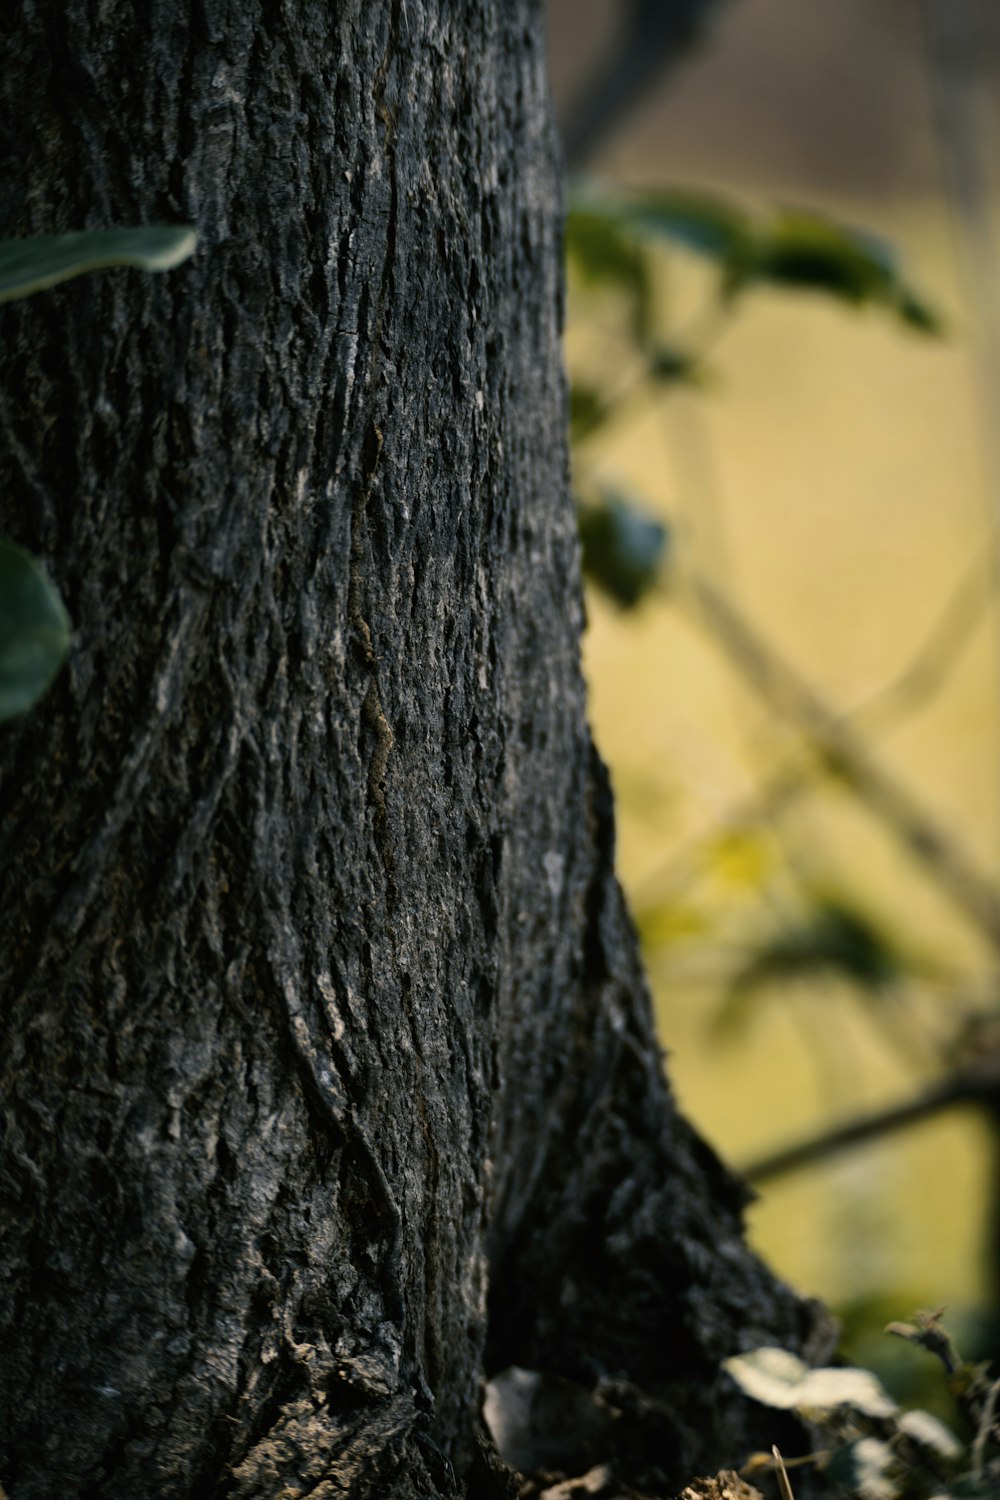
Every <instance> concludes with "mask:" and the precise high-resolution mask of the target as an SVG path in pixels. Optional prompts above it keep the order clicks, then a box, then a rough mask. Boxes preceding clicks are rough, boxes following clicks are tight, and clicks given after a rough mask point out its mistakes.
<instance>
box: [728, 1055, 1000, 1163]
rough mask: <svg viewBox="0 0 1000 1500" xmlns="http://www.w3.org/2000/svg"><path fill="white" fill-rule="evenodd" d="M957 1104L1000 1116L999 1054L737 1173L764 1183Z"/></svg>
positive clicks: (958, 1070) (963, 1068)
mask: <svg viewBox="0 0 1000 1500" xmlns="http://www.w3.org/2000/svg"><path fill="white" fill-rule="evenodd" d="M959 1104H979V1105H985V1106H986V1107H987V1108H988V1109H989V1110H991V1111H992V1112H994V1113H998V1112H1000V1053H993V1054H992V1055H988V1056H987V1057H985V1058H981V1059H977V1060H976V1061H975V1062H974V1063H971V1064H969V1065H967V1066H965V1067H962V1068H958V1069H956V1070H955V1071H954V1072H953V1073H951V1074H949V1075H948V1077H946V1078H945V1079H943V1080H942V1081H941V1082H939V1083H935V1084H932V1085H931V1086H930V1087H929V1088H925V1089H922V1090H921V1091H920V1092H919V1093H917V1094H915V1095H914V1096H913V1097H912V1098H911V1099H907V1100H904V1102H903V1103H901V1104H894V1105H892V1106H890V1107H889V1108H888V1109H879V1110H874V1111H872V1112H871V1113H870V1114H865V1115H859V1116H858V1117H857V1119H854V1120H851V1121H849V1122H848V1123H847V1124H846V1125H838V1126H836V1127H835V1128H834V1129H833V1130H824V1131H821V1132H820V1133H819V1134H818V1135H815V1136H811V1137H810V1138H809V1139H808V1140H804V1141H799V1142H797V1143H796V1144H795V1145H793V1146H786V1147H784V1148H783V1149H782V1150H780V1151H775V1152H773V1153H771V1154H770V1155H769V1156H762V1157H760V1158H758V1160H757V1161H754V1162H750V1163H749V1165H748V1166H745V1167H743V1168H742V1169H741V1171H742V1173H743V1176H745V1177H746V1178H747V1179H748V1181H750V1182H753V1183H759V1182H763V1181H764V1180H765V1179H766V1178H769V1177H780V1176H781V1175H783V1174H784V1173H786V1172H794V1171H797V1170H798V1169H799V1168H801V1167H809V1166H814V1165H815V1164H816V1163H817V1162H820V1161H826V1160H827V1158H829V1157H831V1156H836V1155H838V1154H839V1153H840V1152H841V1151H846V1150H847V1149H848V1148H849V1147H851V1146H860V1145H863V1144H864V1143H865V1142H866V1141H872V1140H876V1139H877V1138H879V1137H880V1136H883V1135H888V1134H890V1133H891V1132H892V1131H895V1130H900V1129H902V1128H903V1127H904V1126H906V1125H913V1124H916V1122H917V1121H919V1120H926V1119H929V1118H930V1117H931V1116H933V1115H936V1114H940V1113H941V1111H942V1110H946V1109H952V1108H954V1107H955V1106H956V1105H959Z"/></svg>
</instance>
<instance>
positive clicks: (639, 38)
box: [563, 0, 720, 172]
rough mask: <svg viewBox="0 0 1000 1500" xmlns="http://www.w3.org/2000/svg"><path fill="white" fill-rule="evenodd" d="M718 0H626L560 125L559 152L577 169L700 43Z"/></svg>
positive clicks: (586, 161) (593, 154)
mask: <svg viewBox="0 0 1000 1500" xmlns="http://www.w3.org/2000/svg"><path fill="white" fill-rule="evenodd" d="M719 3H720V0H625V3H622V4H621V5H620V6H619V7H618V9H619V12H620V20H619V23H618V27H617V42H616V45H615V46H614V47H613V48H612V50H611V52H610V54H609V55H608V57H607V58H606V59H605V60H604V61H603V62H602V64H601V66H600V67H599V68H598V69H597V71H596V72H595V73H593V74H591V75H590V76H589V77H588V78H586V79H585V80H584V82H583V85H582V86H581V87H580V89H579V90H578V92H577V97H576V100H575V101H574V104H573V105H572V107H571V108H570V109H569V111H568V112H567V116H566V121H565V124H564V126H563V155H564V157H565V161H566V166H567V168H568V170H569V171H571V172H579V171H580V170H581V169H582V168H584V167H586V166H587V165H588V164H589V162H590V161H591V160H592V159H593V158H594V157H595V156H596V155H597V153H598V151H599V150H600V149H601V147H602V146H604V145H605V144H606V142H607V141H608V140H609V138H610V137H611V136H613V135H614V133H615V132H616V131H617V130H618V128H619V127H620V126H621V125H622V123H623V122H624V121H625V119H627V117H628V116H629V115H630V114H631V113H632V112H633V110H634V109H635V108H636V107H637V106H638V105H639V104H641V103H642V101H643V100H644V99H645V98H646V96H647V94H648V93H649V92H650V90H651V89H652V88H653V87H654V85H655V84H656V83H658V82H659V81H660V80H661V79H662V78H663V76H664V74H665V73H667V72H668V71H669V70H670V69H671V68H672V67H673V66H674V64H675V63H676V62H677V61H678V60H679V59H680V58H681V57H683V56H684V55H685V53H687V52H688V51H690V49H691V48H692V47H693V46H694V45H695V43H696V42H697V41H698V39H699V38H700V36H701V35H702V32H703V31H704V27H705V23H706V21H707V19H708V17H709V16H710V14H711V12H713V11H714V10H717V9H718V7H719Z"/></svg>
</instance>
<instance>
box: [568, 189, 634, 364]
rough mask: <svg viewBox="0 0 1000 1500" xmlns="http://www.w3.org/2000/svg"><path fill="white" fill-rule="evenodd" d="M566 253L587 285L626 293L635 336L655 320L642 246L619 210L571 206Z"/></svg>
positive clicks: (594, 206)
mask: <svg viewBox="0 0 1000 1500" xmlns="http://www.w3.org/2000/svg"><path fill="white" fill-rule="evenodd" d="M565 242H566V254H567V257H568V259H569V261H570V263H571V265H572V266H573V267H574V269H575V270H576V273H577V275H578V276H579V278H580V280H581V282H583V284H584V285H587V286H590V287H595V288H600V289H604V290H609V289H611V290H617V291H619V292H623V293H624V294H625V296H626V297H627V298H628V302H629V316H630V320H631V324H632V330H633V333H634V335H635V337H636V338H638V339H640V340H641V339H642V338H643V337H644V336H645V334H646V332H647V330H648V328H649V325H650V323H651V321H652V301H653V295H652V283H651V280H650V276H649V268H648V266H647V264H646V258H645V256H644V254H643V252H642V248H641V246H639V245H638V244H637V243H636V240H635V236H634V235H633V234H630V233H629V231H628V226H627V223H626V221H625V220H624V219H623V217H622V215H621V213H620V212H618V210H617V209H615V208H612V207H608V206H599V205H596V204H595V205H593V206H588V207H579V208H571V209H570V212H569V214H568V215H567V218H566V231H565Z"/></svg>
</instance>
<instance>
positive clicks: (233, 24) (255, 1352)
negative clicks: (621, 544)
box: [0, 0, 822, 1500]
mask: <svg viewBox="0 0 1000 1500" xmlns="http://www.w3.org/2000/svg"><path fill="white" fill-rule="evenodd" d="M539 9H540V7H539V6H538V5H537V4H536V3H534V0H507V3H506V4H504V5H497V4H494V5H490V4H487V3H485V0H478V3H474V0H467V3H458V0H405V4H404V3H403V0H385V3H382V0H344V3H341V4H338V5H337V6H336V7H331V6H330V5H329V4H328V3H327V0H287V3H284V4H280V3H277V0H275V3H269V0H239V3H236V0H199V3H197V4H194V5H192V6H190V7H188V6H186V5H182V4H181V3H180V0H161V3H158V4H157V5H155V6H152V7H148V8H147V7H136V6H132V5H126V4H125V3H124V0H102V3H100V4H98V3H97V0H66V3H64V4H61V5H58V6H56V5H51V6H50V5H46V4H44V3H32V0H16V3H14V0H12V3H11V4H9V5H8V6H7V7H6V9H5V13H4V19H3V21H2V23H0V26H2V32H3V43H4V59H5V62H4V69H3V73H2V75H0V101H2V104H0V125H2V131H3V146H4V161H5V163H6V167H5V175H4V180H3V184H2V188H0V194H2V198H0V232H3V233H6V234H11V233H19V234H23V233H32V232H35V233H39V232H52V231H58V230H65V229H70V228H80V227H85V226H88V225H95V226H96V225H111V224H125V223H132V222H156V221H188V220H190V221H193V222H196V223H197V224H198V225H199V228H200V230H201V234H202V248H201V250H200V252H199V254H198V256H197V258H196V260H195V261H194V262H192V263H190V264H189V265H187V266H185V267H184V268H182V269H179V270H177V271H175V272H173V273H171V274H170V275H169V276H166V277H162V278H143V277H142V276H140V275H139V274H138V273H135V272H121V271H119V272H112V273H104V274H102V275H100V276H95V277H91V278H88V279H85V280H82V281H80V282H77V283H73V284H71V285H69V286H67V287H65V288H62V289H59V290H57V291H54V292H52V293H48V294H45V295H44V296H40V297H36V298H34V299H32V300H31V301H30V302H27V303H24V304H17V305H10V306H8V307H5V308H3V309H2V310H0V314H2V316H0V337H2V339H3V349H4V356H5V358H4V369H5V374H4V382H3V394H2V410H0V448H2V460H0V462H2V470H0V473H2V485H0V512H2V514H0V529H2V530H3V531H4V532H5V533H7V534H10V535H12V536H14V537H15V538H16V539H17V540H19V541H21V542H23V543H24V544H26V545H28V546H30V547H31V548H33V549H34V550H35V551H37V552H38V553H40V554H41V555H42V556H43V557H44V558H45V559H46V560H47V562H48V565H49V567H50V569H51V572H52V574H53V576H54V577H55V579H56V580H57V582H58V584H59V587H60V588H61V590H62V591H63V593H64V596H65V598H66V601H67V604H68V606H69V609H70V612H71V614H72V617H73V620H74V622H75V627H76V638H75V644H74V649H73V652H72V657H71V661H70V663H69V666H68V669H67V670H66V671H65V672H64V673H63V675H62V677H61V678H60V679H59V681H58V683H57V685H56V687H55V689H54V690H53V691H52V693H51V694H50V695H49V696H48V698H47V699H46V700H45V701H44V702H43V703H42V705H41V706H40V707H39V708H38V709H37V710H36V711H35V712H33V713H32V714H31V715H30V716H29V717H27V718H26V719H24V720H23V721H21V722H19V723H17V724H15V725H12V726H9V727H7V728H6V729H5V730H3V731H2V734H0V773H2V804H0V806H2V858H0V880H2V882H3V891H2V896H0V912H2V918H0V920H2V944H0V997H2V998H0V1003H2V1007H3V1009H2V1015H3V1035H4V1047H3V1051H2V1054H0V1102H2V1111H3V1116H2V1117H3V1123H4V1150H3V1157H2V1164H0V1173H2V1175H0V1223H2V1227H3V1231H4V1237H3V1242H2V1248H0V1287H2V1305H0V1342H2V1360H0V1482H2V1483H3V1485H4V1486H5V1487H6V1489H7V1492H8V1494H9V1496H10V1497H11V1500H42V1497H45V1500H49V1497H52V1496H54V1495H59V1496H60V1497H61V1500H73V1497H77V1496H79V1497H114V1500H119V1497H121V1500H126V1497H127V1500H143V1497H147V1496H148V1497H154V1496H155V1497H205V1496H232V1497H237V1496H240V1497H259V1500H274V1497H276V1496H278V1495H281V1496H285V1497H294V1496H304V1495H310V1496H312V1497H314V1500H326V1497H330V1496H333V1495H341V1494H343V1493H345V1492H346V1493H349V1494H352V1495H355V1496H367V1495H373V1496H376V1495H377V1496H400V1497H410V1496H417V1495H424V1496H427V1495H460V1494H469V1495H476V1494H486V1493H487V1491H488V1489H489V1485H490V1483H491V1482H492V1481H490V1480H489V1479H488V1477H487V1469H486V1468H485V1467H483V1464H482V1460H481V1459H479V1458H477V1457H476V1454H477V1446H476V1430H477V1424H478V1413H479V1407H480V1401H481V1382H482V1378H483V1375H484V1372H485V1371H486V1370H488V1369H496V1368H499V1367H500V1366H502V1365H506V1364H509V1363H512V1362H516V1363H518V1364H520V1365H524V1366H528V1367H531V1368H534V1369H544V1370H547V1371H551V1372H553V1373H555V1374H557V1375H559V1376H562V1377H566V1378H568V1379H571V1380H575V1381H577V1382H580V1383H582V1384H584V1385H586V1386H594V1385H595V1384H596V1383H598V1382H604V1386H603V1390H604V1396H603V1398H602V1400H604V1404H605V1406H607V1404H608V1403H609V1402H610V1403H611V1404H612V1405H613V1406H614V1409H615V1410H616V1411H618V1412H620V1413H621V1415H620V1416H619V1417H617V1418H616V1421H615V1422H614V1423H613V1424H612V1426H611V1428H609V1429H608V1434H607V1436H606V1440H604V1441H605V1446H606V1448H607V1450H608V1456H613V1454H614V1451H615V1447H616V1443H617V1444H618V1446H619V1447H621V1446H622V1444H621V1442H620V1441H619V1439H621V1437H622V1435H625V1436H626V1437H627V1438H628V1441H627V1443H625V1445H624V1446H625V1448H626V1449H627V1453H628V1457H629V1461H630V1462H631V1466H632V1470H633V1472H639V1471H642V1472H644V1473H645V1474H646V1476H647V1478H648V1480H649V1482H650V1484H654V1483H655V1484H658V1485H660V1486H661V1488H663V1489H664V1491H665V1490H666V1488H667V1487H669V1485H671V1484H673V1483H675V1482H676V1481H678V1480H680V1479H681V1478H683V1477H685V1476H686V1475H687V1474H689V1473H690V1472H692V1471H693V1470H694V1469H697V1468H698V1467H704V1466H711V1467H713V1468H715V1467H718V1466H719V1465H721V1464H722V1463H724V1462H729V1461H733V1460H738V1459H739V1458H740V1457H741V1456H742V1451H741V1450H742V1447H743V1444H744V1443H745V1442H747V1441H750V1440H751V1436H752V1434H751V1433H750V1425H749V1424H750V1416H749V1414H748V1410H747V1409H746V1408H745V1407H744V1406H742V1405H741V1404H740V1403H739V1402H737V1401H736V1399H735V1397H734V1396H733V1394H732V1391H731V1389H730V1390H729V1391H728V1392H725V1391H723V1388H722V1385H721V1383H720V1377H719V1376H718V1373H717V1363H718V1359H719V1358H720V1357H721V1356H722V1355H724V1354H726V1353H728V1352H731V1351H732V1350H734V1349H736V1348H740V1347H745V1346H747V1345H749V1344H752V1343H754V1342H761V1341H765V1340H766V1341H779V1342H784V1343H788V1344H791V1345H795V1346H800V1347H801V1346H807V1345H808V1344H809V1341H810V1338H812V1337H813V1336H814V1333H815V1330H816V1329H817V1328H820V1327H821V1326H822V1320H821V1319H819V1318H818V1316H817V1314H816V1312H815V1310H814V1309H813V1308H812V1307H811V1306H809V1305H805V1304H802V1303H800V1302H798V1301H797V1299H796V1298H795V1297H794V1296H793V1295H792V1294H791V1293H790V1292H789V1291H788V1290H787V1289H785V1288H784V1287H782V1286H781V1285H780V1284H778V1283H776V1282H775V1281H774V1280H773V1279H772V1278H771V1276H770V1275H769V1274H768V1273H767V1272H766V1271H765V1270H764V1269H763V1268H762V1267H761V1266H760V1265H759V1264H758V1263H757V1262H756V1261H755V1260H754V1259H753V1258H752V1257H751V1256H750V1255H749V1254H748V1253H747V1252H746V1250H745V1249H744V1248H743V1246H742V1242H741V1239H740V1206H741V1189H740V1187H739V1186H738V1185H737V1184H736V1183H735V1182H734V1181H733V1180H732V1179H731V1178H730V1177H729V1176H728V1175H727V1174H726V1172H725V1171H724V1170H723V1169H722V1168H721V1167H720V1165H719V1164H718V1162H717V1161H716V1160H715V1159H714V1157H713V1156H712V1155H711V1153H710V1152H709V1151H708V1150H707V1149H706V1148H705V1147H704V1146H703V1145H702V1144H701V1143H700V1142H699V1141H698V1140H697V1138H696V1137H695V1136H694V1135H693V1134H692V1133H691V1132H690V1130H689V1129H688V1128H687V1126H686V1125H685V1124H684V1123H683V1122H682V1121H681V1120H680V1118H679V1117H678V1116H677V1114H676V1113H675V1111H674V1108H673V1105H672V1102H671V1100H670V1097H669V1093H668V1090H667V1086H666V1084H665V1082H664V1080H663V1077H662V1073H661V1069H660V1064H659V1058H658V1053H657V1049H656V1045H655V1042H654V1039H653V1034H652V1029H651V1022H650V1013H649V1006H648V1002H647V998H646V994H645V989H644V986H643V981H642V977H641V974H640V971H639V968H638V964H637V959H636V953H635V943H634V938H633V935H632V932H631V929H630V927H629V924H628V920H627V917H626V915H625V912H624V909H623V905H622V901H621V897H620V895H619V891H618V887H617V885H616V883H615V878H614V871H613V825H612V812H611V806H610V799H609V796H608V791H607V784H606V778H605V776H604V773H603V770H602V768H601V766H600V763H599V761H598V759H597V757H596V755H595V753H594V751H593V750H592V748H591V745H590V740H589V735H588V731H587V728H586V724H585V718H584V694H583V686H582V682H581V678H580V673H579V666H578V661H577V638H578V634H579V630H580V625H581V615H582V609H581V598H580V586H579V577H578V562H577V548H576V540H575V533H574V520H573V511H572V506H571V503H570V499H569V495H568V487H567V476H566V451H565V440H564V434H563V429H564V409H563V408H564V400H563V395H564V393H563V385H562V376H561V373H560V364H559V344H558V340H559V318H560V286H559V254H558V251H559V246H558V222H559V190H558V182H557V175H556V153H555V151H554V147H553V137H552V130H551V125H550V120H549V114H548V105H547V98H546V83H545V70H544V58H543V55H542V48H541V41H540V37H541V24H540V22H541V17H540V14H539ZM487 1295H488V1296H489V1316H487ZM769 1430H770V1429H769ZM616 1434H617V1435H618V1436H617V1437H616ZM562 1440H563V1446H564V1448H565V1449H566V1462H567V1463H571V1462H572V1461H573V1458H574V1456H575V1455H574V1454H573V1452H572V1449H573V1442H572V1435H569V1436H567V1435H565V1434H564V1435H563V1439H562ZM758 1440H759V1439H758ZM768 1440H770V1439H768ZM477 1464H478V1465H479V1467H478V1468H477ZM490 1472H493V1471H490Z"/></svg>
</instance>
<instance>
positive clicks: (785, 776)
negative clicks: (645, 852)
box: [632, 547, 1000, 908]
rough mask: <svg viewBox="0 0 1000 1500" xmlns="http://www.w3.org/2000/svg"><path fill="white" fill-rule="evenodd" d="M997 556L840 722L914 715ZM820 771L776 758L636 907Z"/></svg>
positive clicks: (975, 572) (646, 885)
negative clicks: (892, 673)
mask: <svg viewBox="0 0 1000 1500" xmlns="http://www.w3.org/2000/svg"><path fill="white" fill-rule="evenodd" d="M998 560H1000V559H998V557H997V555H996V554H995V553H994V552H993V550H992V548H989V547H984V548H983V549H982V550H981V551H980V552H979V553H978V554H977V555H976V557H975V558H974V559H973V561H972V562H971V563H970V564H969V566H968V568H967V570H966V572H965V574H964V575H963V576H962V578H961V579H960V580H959V582H958V584H957V585H956V586H955V588H954V591H953V592H952V594H951V595H950V596H949V598H948V599H947V600H946V602H945V604H944V607H943V608H942V610H941V612H940V614H939V615H938V618H937V619H936V620H935V621H934V623H933V625H932V626H931V628H930V630H929V631H928V633H927V636H926V638H925V640H924V642H923V644H922V645H921V646H919V647H918V649H917V651H916V652H915V653H914V655H913V657H912V658H911V660H910V662H909V664H908V665H907V666H906V667H904V668H903V670H902V671H901V672H900V673H899V674H898V676H897V677H895V678H894V679H893V680H892V681H891V682H889V683H888V684H887V685H886V686H885V687H883V688H880V689H879V690H878V691H877V692H876V693H875V694H874V695H873V696H872V697H870V698H868V699H866V700H865V701H864V702H863V703H861V704H859V705H858V706H857V707H855V708H854V709H852V710H851V712H850V713H849V715H847V716H846V717H847V719H849V720H850V721H851V722H853V723H855V724H862V725H864V726H865V727H866V728H868V727H871V726H874V725H877V726H878V728H879V729H881V730H884V729H886V728H887V727H888V726H889V725H890V724H897V723H900V722H901V721H902V720H903V719H904V718H906V717H907V716H908V715H910V714H912V713H914V712H915V711H916V710H917V709H918V708H919V707H920V706H921V705H922V704H923V703H925V702H926V701H927V699H928V698H930V697H932V696H933V694H934V693H935V692H937V690H938V689H939V687H940V686H941V684H942V683H943V682H944V681H945V679H946V676H947V673H948V671H949V669H950V668H951V666H952V665H953V663H954V661H955V658H956V657H957V656H958V655H959V653H960V652H961V651H962V649H963V648H964V647H965V645H966V644H967V643H968V640H969V638H970V636H971V634H972V632H973V631H974V630H975V628H976V626H977V625H978V624H979V623H980V621H981V619H982V616H983V613H984V611H985V609H986V607H987V605H988V604H989V603H990V601H991V599H992V598H993V593H994V589H995V587H996V582H997V575H998V572H1000V568H998V565H997V564H998ZM845 722H846V720H845ZM825 769H826V768H825V766H824V764H823V762H822V761H821V760H817V758H816V756H815V755H809V754H808V753H804V752H803V751H801V750H798V751H796V752H795V753H794V754H790V755H786V756H785V757H783V758H782V759H781V760H780V761H779V763H778V765H777V767H776V768H775V769H774V770H772V771H771V772H770V774H769V775H767V776H766V777H765V778H764V779H763V782H762V785H761V786H760V787H759V788H758V789H757V790H756V791H754V792H753V793H752V794H751V795H750V796H748V797H744V798H741V799H740V801H738V802H737V803H736V804H735V805H734V806H733V807H732V808H730V810H729V811H728V812H727V813H726V814H725V815H724V816H723V817H721V818H720V819H719V820H718V822H717V823H715V824H714V825H713V826H712V828H710V829H709V830H708V832H707V833H702V834H699V835H697V836H696V837H695V838H694V839H692V840H691V841H690V843H688V844H687V845H686V846H685V847H684V848H682V849H680V850H675V851H674V852H673V853H672V854H671V855H670V856H669V858H668V859H667V860H666V861H665V862H664V863H663V864H662V865H660V866H659V868H658V869H656V870H654V871H653V872H652V873H651V874H650V875H648V876H647V877H646V879H645V880H644V881H643V882H642V884H641V885H640V886H639V887H638V888H637V890H635V891H634V892H633V894H632V900H633V902H634V904H635V905H636V907H637V908H641V907H642V906H643V905H649V904H651V903H652V902H653V901H654V900H662V899H663V892H664V891H670V892H673V891H677V890H679V889H683V888H684V886H686V885H688V884H689V883H690V881H691V880H693V879H694V878H695V876H696V873H697V867H698V865H699V864H700V863H701V862H702V861H703V860H704V859H705V857H706V855H707V854H708V853H709V852H710V850H711V848H712V846H713V845H714V844H715V843H716V842H717V840H718V839H719V838H720V836H722V835H724V834H726V833H739V832H741V831H743V830H744V829H750V828H755V827H757V826H758V825H759V824H761V823H763V822H766V821H770V820H773V819H775V818H777V817H779V816H780V815H781V814H783V813H784V812H786V811H787V809H788V808H789V807H791V806H792V804H793V803H794V802H796V801H797V800H798V798H799V797H801V796H803V795H804V794H805V793H806V792H808V791H809V790H810V788H811V787H812V785H813V783H814V781H815V780H816V779H817V776H818V775H822V774H823V772H824V770H825Z"/></svg>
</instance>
